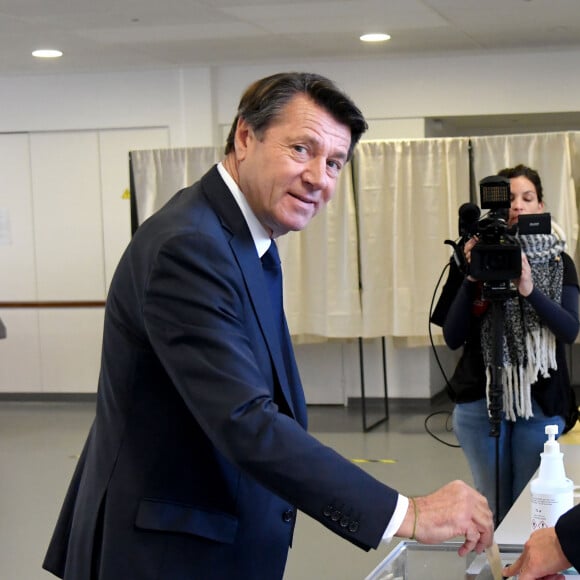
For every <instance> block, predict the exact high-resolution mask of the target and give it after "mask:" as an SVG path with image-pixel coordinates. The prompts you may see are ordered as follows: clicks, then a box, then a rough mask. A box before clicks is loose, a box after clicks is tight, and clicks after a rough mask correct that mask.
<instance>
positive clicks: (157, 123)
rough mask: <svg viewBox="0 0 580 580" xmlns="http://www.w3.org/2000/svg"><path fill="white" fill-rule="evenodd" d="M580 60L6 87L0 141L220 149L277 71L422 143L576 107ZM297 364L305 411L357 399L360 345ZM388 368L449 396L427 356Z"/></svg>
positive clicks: (322, 349)
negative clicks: (249, 97)
mask: <svg viewBox="0 0 580 580" xmlns="http://www.w3.org/2000/svg"><path fill="white" fill-rule="evenodd" d="M579 61H580V51H561V52H555V51H553V52H546V53H513V54H492V55H487V56H475V55H471V56H469V55H464V56H450V57H440V56H432V57H422V58H420V57H413V58H410V57H406V58H385V59H383V60H379V59H373V60H368V61H353V62H340V61H333V62H328V61H327V62H312V63H300V62H296V63H290V64H288V63H287V64H284V65H276V64H268V65H267V66H266V65H255V66H245V67H239V66H238V67H234V66H232V67H220V68H214V69H210V68H195V69H186V70H179V71H178V70H172V71H149V72H127V73H114V74H113V73H112V74H94V75H92V74H83V75H64V76H30V77H26V76H23V77H16V76H13V77H0V94H2V107H0V133H14V132H41V131H46V132H55V131H65V130H66V131H70V130H87V129H120V128H140V127H149V128H150V127H160V128H166V129H167V130H168V133H169V136H170V145H171V146H172V147H183V146H192V147H195V146H207V145H221V144H222V143H221V142H220V141H221V137H222V133H223V128H224V127H228V126H229V124H230V123H231V120H232V119H233V116H234V114H235V109H236V106H237V102H238V99H239V96H240V94H241V92H242V91H243V89H244V88H245V87H246V86H247V85H248V84H249V83H250V82H251V81H253V80H255V79H256V78H258V77H261V76H264V75H266V74H270V73H273V72H278V71H280V70H310V71H313V72H319V73H321V74H324V75H327V76H329V77H330V78H332V79H333V80H335V81H336V82H337V83H338V84H339V85H340V86H341V87H342V88H343V89H344V90H345V91H346V92H347V93H349V94H350V96H351V97H352V98H353V99H354V100H355V101H356V102H357V104H358V105H359V106H360V107H361V109H362V110H363V112H364V113H365V115H366V116H367V118H368V119H369V120H370V125H371V131H370V133H369V137H371V138H403V137H409V138H417V137H421V136H423V134H422V131H423V130H424V123H423V118H424V117H438V116H449V115H485V114H508V113H540V112H566V111H575V110H577V109H580V107H579V101H578V94H580V77H579V76H578V75H575V74H573V71H574V70H576V68H577V63H578V62H579ZM1 163H2V160H0V166H1ZM61 177H62V180H63V181H64V180H66V175H63V176H61ZM14 195H18V192H16V191H15V192H14ZM0 209H1V208H0ZM426 324H427V322H426ZM8 331H9V332H10V328H9V329H8ZM365 352H366V353H368V358H367V357H365V358H367V363H366V365H367V368H366V373H365V374H366V377H367V394H368V395H369V396H377V395H380V393H381V390H382V376H381V372H382V371H381V357H380V352H379V350H378V348H377V345H372V344H371V345H369V346H368V348H367V349H366V350H365ZM1 353H2V349H1V341H0V356H1ZM298 357H299V363H300V365H301V368H302V372H303V378H304V383H305V388H306V391H307V397H308V400H309V401H311V402H343V401H344V400H345V399H346V398H347V397H348V396H358V394H359V393H360V390H359V389H360V383H359V378H358V377H359V369H358V348H357V346H356V341H354V342H351V343H345V344H336V343H332V344H327V345H313V346H301V347H299V348H298ZM22 358H23V360H25V355H24V354H22ZM0 364H2V363H1V361H0ZM387 365H388V379H389V394H390V396H393V397H429V396H431V395H433V394H434V392H436V391H437V390H439V389H440V388H441V386H442V381H441V379H440V377H439V376H438V373H437V372H435V371H434V370H433V367H434V365H433V363H432V357H431V355H430V353H429V349H428V348H427V347H420V348H414V349H401V348H394V347H393V345H392V344H391V343H390V342H389V344H388V351H387ZM95 379H96V378H95ZM95 382H96V380H95Z"/></svg>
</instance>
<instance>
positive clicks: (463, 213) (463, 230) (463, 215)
mask: <svg viewBox="0 0 580 580" xmlns="http://www.w3.org/2000/svg"><path fill="white" fill-rule="evenodd" d="M480 215H481V210H480V209H479V206H477V205H475V204H474V203H470V202H467V203H464V204H462V205H461V206H460V207H459V235H460V236H461V237H465V236H468V235H470V234H473V233H475V230H474V228H473V225H474V224H475V223H476V222H477V220H478V219H479V216H480Z"/></svg>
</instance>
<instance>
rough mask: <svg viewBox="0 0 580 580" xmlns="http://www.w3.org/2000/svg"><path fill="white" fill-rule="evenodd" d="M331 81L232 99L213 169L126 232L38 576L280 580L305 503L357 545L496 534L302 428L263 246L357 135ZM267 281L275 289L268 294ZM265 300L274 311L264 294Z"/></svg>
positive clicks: (484, 521) (266, 84)
mask: <svg viewBox="0 0 580 580" xmlns="http://www.w3.org/2000/svg"><path fill="white" fill-rule="evenodd" d="M366 127H367V125H366V122H365V120H364V118H363V116H362V114H361V112H360V111H359V109H358V108H357V107H356V106H355V105H354V103H352V101H351V100H350V99H349V98H348V97H347V96H346V95H344V94H343V93H342V92H341V91H339V90H338V89H337V88H336V86H335V85H334V84H333V83H332V82H330V81H329V80H328V79H325V78H324V77H321V76H318V75H312V74H301V73H287V74H278V75H273V76H271V77H268V78H265V79H261V80H259V81H256V82H255V83H254V84H252V85H251V86H250V87H249V88H248V89H247V90H246V92H245V93H244V95H243V97H242V99H241V102H240V106H239V110H238V114H237V117H236V119H235V121H234V124H233V126H232V130H231V133H230V136H229V137H228V141H227V145H226V155H225V159H224V161H223V162H222V163H220V164H218V165H217V166H215V167H213V168H212V169H210V170H209V171H208V173H207V174H206V175H205V176H204V177H203V178H202V179H201V180H200V181H199V182H198V183H196V184H194V185H193V186H191V187H188V188H186V189H184V190H182V191H180V192H178V193H177V194H176V195H175V196H174V197H173V198H172V199H171V200H170V201H169V202H168V203H167V204H166V205H165V207H163V208H162V209H160V210H159V211H158V212H157V213H156V214H155V215H153V216H152V217H151V218H150V219H149V220H148V221H146V222H145V223H144V224H143V225H142V226H141V227H140V228H139V229H138V231H137V232H136V234H135V236H134V237H133V240H132V241H131V243H130V245H129V247H128V248H127V250H126V251H125V253H124V255H123V257H122V259H121V261H120V263H119V266H118V268H117V271H116V273H115V276H114V279H113V281H112V284H111V288H110V291H109V295H108V299H107V307H106V313H105V326H104V336H103V351H102V366H101V373H100V379H99V389H98V398H97V412H96V418H95V421H94V423H93V426H92V428H91V431H90V433H89V436H88V439H87V442H86V444H85V447H84V449H83V452H82V454H81V458H80V460H79V463H78V466H77V469H76V471H75V474H74V476H73V480H72V482H71V485H70V487H69V491H68V494H67V497H66V499H65V502H64V506H63V508H62V511H61V515H60V517H59V520H58V523H57V526H56V530H55V532H54V535H53V538H52V542H51V544H50V547H49V550H48V553H47V555H46V558H45V561H44V567H45V568H46V569H48V570H50V571H51V572H53V573H54V574H56V575H57V576H60V577H62V578H67V579H70V580H91V579H93V580H94V579H100V580H118V579H123V580H125V579H131V580H146V579H151V580H153V579H156V580H160V579H164V580H182V579H183V580H185V579H186V578H187V579H200V580H212V579H216V580H218V579H224V578H243V579H244V580H254V579H256V580H258V579H264V580H275V579H277V578H281V577H282V575H283V572H284V566H285V563H286V557H287V551H288V548H289V546H290V544H291V540H292V532H293V528H294V522H295V517H296V510H297V509H301V510H302V511H304V512H306V513H308V514H309V515H310V516H312V517H313V518H315V519H317V520H318V521H320V522H321V523H322V524H324V525H325V526H326V527H327V528H329V529H330V530H332V531H333V532H335V533H336V534H339V535H340V536H342V537H343V538H345V539H347V540H348V541H350V542H353V543H354V544H356V545H357V546H360V547H361V548H363V549H365V550H368V549H370V548H376V547H377V546H378V545H379V543H380V542H381V540H385V541H387V540H389V539H390V538H392V537H393V535H395V534H396V535H399V536H401V537H410V536H412V535H414V536H415V537H416V538H417V539H418V540H419V541H422V542H431V543H436V542H440V541H443V540H445V539H448V538H450V537H452V536H456V535H462V536H464V537H465V543H464V545H463V546H462V548H461V549H460V553H465V552H466V551H468V550H473V549H476V550H478V551H481V550H483V549H484V548H485V547H486V546H488V545H489V544H490V542H491V539H492V516H491V512H490V510H489V507H488V506H487V502H486V501H485V499H484V498H483V497H482V496H480V495H479V494H478V493H477V492H475V491H474V490H473V489H472V488H470V487H469V486H467V485H466V484H464V483H462V482H453V483H450V484H448V485H447V486H444V487H443V488H441V489H440V490H438V491H436V492H434V493H433V494H431V495H428V496H425V497H420V498H413V499H412V500H411V501H409V499H408V498H407V497H405V496H403V495H400V494H398V493H397V492H396V491H395V490H393V489H391V488H390V487H388V486H386V485H384V484H382V483H380V482H379V481H377V480H375V479H374V478H372V477H371V476H369V475H368V474H367V473H366V472H364V471H363V470H361V469H360V468H358V467H357V466H355V465H353V464H352V463H351V462H350V461H348V460H347V459H344V458H343V457H341V456H340V455H338V454H337V453H336V452H334V451H333V450H331V449H329V448H328V447H326V446H324V445H322V444H321V443H320V442H319V441H317V440H316V439H314V438H313V437H311V436H310V435H309V434H308V433H307V431H306V405H305V401H304V394H303V390H302V385H301V383H300V379H299V376H298V371H297V369H296V363H295V360H294V354H293V351H292V347H291V343H290V339H289V336H288V329H287V326H286V322H285V319H284V316H283V313H282V311H281V310H278V311H277V310H276V308H275V306H276V304H275V303H276V301H277V299H276V291H273V292H271V291H270V290H269V283H268V282H267V280H269V276H270V273H271V271H275V269H276V265H277V264H276V262H277V259H276V257H275V255H274V258H273V259H272V261H271V264H273V266H268V267H267V268H263V267H262V262H261V260H260V258H261V256H263V255H264V254H268V255H271V253H272V252H270V251H269V250H270V246H271V244H273V245H272V251H273V252H274V254H275V244H274V243H273V242H272V240H273V239H274V238H277V237H278V236H281V235H283V234H285V233H287V232H288V231H290V230H301V229H302V228H304V227H305V226H306V225H307V224H308V223H309V222H310V220H311V219H312V217H313V216H314V215H315V214H316V213H317V212H318V211H319V210H320V209H321V208H322V207H323V206H324V205H325V204H326V203H327V202H328V201H329V200H330V199H331V197H332V195H333V192H334V189H335V185H336V181H337V177H338V175H339V173H340V170H341V169H342V167H343V166H344V165H345V164H346V163H347V162H348V160H349V159H350V158H351V155H352V152H353V148H354V146H355V145H356V143H357V142H358V140H359V138H360V136H361V134H362V133H363V132H364V131H365V130H366ZM273 287H274V288H275V286H273ZM272 296H273V297H274V298H271V297H272Z"/></svg>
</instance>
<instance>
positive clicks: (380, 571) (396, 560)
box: [365, 541, 522, 580]
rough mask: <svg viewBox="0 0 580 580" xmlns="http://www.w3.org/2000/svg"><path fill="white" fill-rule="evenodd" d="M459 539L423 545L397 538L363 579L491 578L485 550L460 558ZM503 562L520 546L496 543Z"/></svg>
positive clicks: (512, 559) (518, 551) (517, 552)
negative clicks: (381, 559)
mask: <svg viewBox="0 0 580 580" xmlns="http://www.w3.org/2000/svg"><path fill="white" fill-rule="evenodd" d="M460 546H461V543H460V542H446V543H444V544H438V545H435V546H426V545H423V544H418V543H417V542H412V541H406V542H400V543H399V544H398V545H397V546H396V547H395V548H394V549H393V550H392V552H390V553H389V554H388V556H387V557H386V558H385V559H384V560H383V561H382V562H381V563H380V564H379V565H378V566H377V567H376V568H375V569H374V570H373V571H372V572H371V573H370V574H369V575H368V576H367V577H366V579H365V580H492V579H493V576H492V574H491V570H490V568H489V565H488V563H487V558H486V556H485V554H475V553H469V554H467V556H464V557H463V558H461V557H460V556H458V554H457V550H458V549H459V547H460ZM499 550H500V556H501V560H502V564H503V565H504V566H507V565H508V564H511V563H513V562H515V561H516V560H517V558H518V556H519V555H520V554H521V551H522V547H521V546H517V545H510V546H506V545H504V546H501V545H500V546H499Z"/></svg>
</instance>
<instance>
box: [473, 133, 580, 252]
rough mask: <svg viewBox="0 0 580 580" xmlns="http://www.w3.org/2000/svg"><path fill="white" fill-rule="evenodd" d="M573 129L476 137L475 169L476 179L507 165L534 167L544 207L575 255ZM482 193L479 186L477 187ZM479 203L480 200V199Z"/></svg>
mask: <svg viewBox="0 0 580 580" xmlns="http://www.w3.org/2000/svg"><path fill="white" fill-rule="evenodd" d="M575 135H577V134H574V133H536V134H524V135H496V136H492V137H474V138H472V139H471V142H472V146H473V169H474V177H475V180H476V183H477V184H479V181H480V180H481V179H483V178H484V177H487V176H488V175H495V174H497V172H498V171H501V170H502V169H503V168H505V167H514V166H516V165H518V164H520V163H523V164H524V165H527V166H528V167H532V168H533V169H535V170H536V171H537V172H538V173H539V175H540V178H541V180H542V185H543V189H544V204H545V211H547V212H550V213H551V214H552V219H553V220H554V221H555V222H556V223H557V224H558V225H559V226H560V227H561V228H562V230H563V231H564V234H565V236H566V241H567V251H568V252H569V253H570V255H571V256H572V257H574V256H575V253H576V247H577V243H578V206H577V201H576V190H575V185H574V176H573V159H574V149H575V139H576V137H575ZM477 193H478V196H479V190H478V192H477ZM477 202H478V204H479V202H480V200H479V199H478V200H477Z"/></svg>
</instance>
